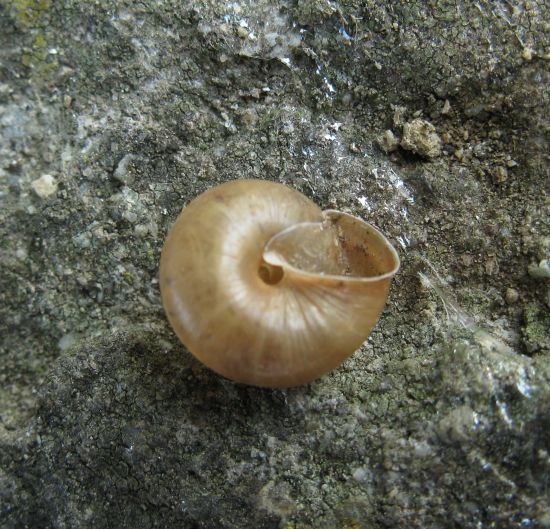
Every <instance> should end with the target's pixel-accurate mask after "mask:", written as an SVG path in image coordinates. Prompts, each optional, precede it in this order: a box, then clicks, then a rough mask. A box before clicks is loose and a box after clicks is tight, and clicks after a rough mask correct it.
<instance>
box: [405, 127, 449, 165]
mask: <svg viewBox="0 0 550 529" xmlns="http://www.w3.org/2000/svg"><path fill="white" fill-rule="evenodd" d="M401 147H403V149H406V150H407V151H411V152H415V153H416V154H419V155H420V156H424V157H425V158H436V157H437V156H439V155H440V154H441V138H440V137H439V136H438V134H437V132H436V131H435V127H434V126H433V125H432V124H431V123H430V122H429V121H426V120H424V119H420V118H417V119H413V120H412V121H409V122H408V123H405V125H403V138H402V139H401Z"/></svg>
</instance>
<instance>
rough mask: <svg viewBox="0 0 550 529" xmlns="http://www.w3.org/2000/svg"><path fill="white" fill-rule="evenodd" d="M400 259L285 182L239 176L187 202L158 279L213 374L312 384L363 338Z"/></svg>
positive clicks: (180, 329) (275, 384)
mask: <svg viewBox="0 0 550 529" xmlns="http://www.w3.org/2000/svg"><path fill="white" fill-rule="evenodd" d="M398 269H399V257H398V255H397V252H396V251H395V249H394V248H393V247H392V246H391V244H390V243H389V242H388V240H387V239H386V238H385V237H384V235H382V234H381V233H380V232H379V231H378V230H377V229H375V228H374V227H373V226H371V225H369V224H367V223H366V222H364V221H363V220H361V219H358V218H356V217H352V216H351V215H348V214H346V213H341V212H338V211H334V210H328V211H321V209H320V208H319V207H318V206H316V205H315V204H314V203H313V202H312V201H311V200H309V199H308V198H306V197H305V196H303V195H302V194H300V193H299V192H298V191H295V190H293V189H291V188H289V187H286V186H284V185H282V184H276V183H273V182H267V181H262V180H236V181H232V182H228V183H225V184H222V185H220V186H217V187H214V188H212V189H210V190H208V191H206V192H205V193H203V194H202V195H200V196H199V197H197V198H196V199H195V200H193V201H192V202H191V203H190V204H189V205H188V206H187V207H186V208H184V209H183V211H182V212H181V214H180V216H179V217H178V219H177V220H176V222H175V224H174V226H173V227H172V229H171V230H170V232H169V234H168V237H167V239H166V242H165V244H164V248H163V251H162V257H161V265H160V287H161V294H162V300H163V304H164V307H165V310H166V314H167V315H168V319H169V321H170V323H171V325H172V327H173V328H174V330H175V332H176V334H177V335H178V336H179V338H180V339H181V341H182V342H183V343H184V344H185V345H186V347H187V348H188V349H189V351H191V352H192V353H193V354H194V355H195V356H196V357H197V358H198V359H199V360H200V361H201V362H203V363H204V364H206V365H207V366H208V367H209V368H211V369H213V370H214V371H216V372H217V373H219V374H221V375H223V376H225V377H227V378H230V379H232V380H235V381H238V382H244V383H246V384H252V385H255V386H267V387H272V388H283V387H289V386H296V385H300V384H304V383H307V382H309V381H311V380H313V379H315V378H317V377H319V376H321V375H323V374H325V373H327V372H328V371H330V370H332V369H334V368H335V367H337V366H338V365H339V364H340V363H341V362H343V361H344V360H345V359H346V358H347V357H348V356H349V355H351V354H352V353H353V352H354V351H355V350H356V349H358V348H359V347H360V345H361V344H362V343H363V342H364V341H365V339H366V338H367V336H368V335H369V334H370V332H371V330H372V328H373V327H374V325H375V324H376V322H377V321H378V318H379V317H380V314H381V312H382V310H383V308H384V305H385V302H386V298H387V295H388V291H389V287H390V282H391V279H392V277H393V276H394V275H395V274H396V272H397V270H398Z"/></svg>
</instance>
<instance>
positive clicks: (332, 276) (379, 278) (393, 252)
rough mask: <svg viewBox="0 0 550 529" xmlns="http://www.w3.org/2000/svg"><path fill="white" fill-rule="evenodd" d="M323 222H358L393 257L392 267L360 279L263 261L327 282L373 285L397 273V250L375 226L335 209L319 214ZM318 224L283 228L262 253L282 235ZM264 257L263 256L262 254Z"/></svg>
mask: <svg viewBox="0 0 550 529" xmlns="http://www.w3.org/2000/svg"><path fill="white" fill-rule="evenodd" d="M321 214H322V217H323V220H324V219H326V218H328V217H329V216H330V215H339V216H343V217H348V218H350V219H353V220H355V221H358V222H360V223H361V224H364V225H365V227H366V228H368V229H370V230H372V231H373V232H374V233H375V234H376V235H377V236H378V237H380V239H382V241H383V242H384V244H385V245H386V247H387V249H388V251H389V252H390V254H391V255H392V257H393V260H394V263H395V264H394V267H393V268H392V269H391V270H390V271H389V272H385V273H384V274H380V275H378V276H368V277H360V276H345V275H338V274H319V273H315V272H308V271H306V270H302V269H301V268H297V267H295V266H292V265H291V264H289V263H287V262H286V261H285V262H274V261H271V260H269V259H265V260H266V261H267V262H268V263H269V264H272V265H276V266H281V267H283V269H285V270H289V271H292V272H294V273H297V274H300V275H302V276H305V277H311V278H315V277H322V278H323V279H328V280H334V281H346V282H350V283H375V282H377V281H383V280H385V279H391V278H392V277H393V276H394V275H395V274H397V272H398V271H399V268H400V267H401V261H400V259H399V254H398V253H397V250H396V249H395V248H394V247H393V245H392V244H391V243H390V241H389V240H388V238H387V237H386V236H385V235H384V234H383V233H382V232H381V231H380V230H379V229H378V228H376V227H375V226H373V225H372V224H370V223H368V222H366V221H364V220H363V219H361V218H359V217H355V216H354V215H350V214H349V213H344V212H343V211H338V210H336V209H325V210H323V211H322V212H321ZM321 222H322V221H320V222H300V223H297V224H293V225H292V226H289V227H288V228H285V229H284V230H281V231H280V232H278V233H276V234H275V235H274V236H273V237H271V239H269V241H267V243H266V245H265V248H264V252H268V251H269V245H270V244H271V242H272V241H275V240H276V239H278V238H279V237H282V236H283V235H284V234H286V233H289V232H291V231H292V230H295V229H296V228H298V227H300V226H316V225H319V224H321ZM264 255H265V254H264Z"/></svg>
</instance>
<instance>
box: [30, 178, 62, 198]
mask: <svg viewBox="0 0 550 529" xmlns="http://www.w3.org/2000/svg"><path fill="white" fill-rule="evenodd" d="M31 186H32V188H33V190H34V192H35V193H36V194H37V195H38V196H39V197H40V198H48V197H50V196H52V195H53V194H54V193H55V192H56V191H57V181H56V179H55V178H54V177H53V176H52V175H51V174H43V175H42V176H41V177H40V178H37V179H36V180H33V181H32V182H31Z"/></svg>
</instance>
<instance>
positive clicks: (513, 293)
mask: <svg viewBox="0 0 550 529" xmlns="http://www.w3.org/2000/svg"><path fill="white" fill-rule="evenodd" d="M504 299H505V300H506V303H508V305H512V304H513V303H515V302H516V301H517V300H518V299H519V292H518V291H517V290H516V289H515V288H507V289H506V294H505V295H504Z"/></svg>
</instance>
